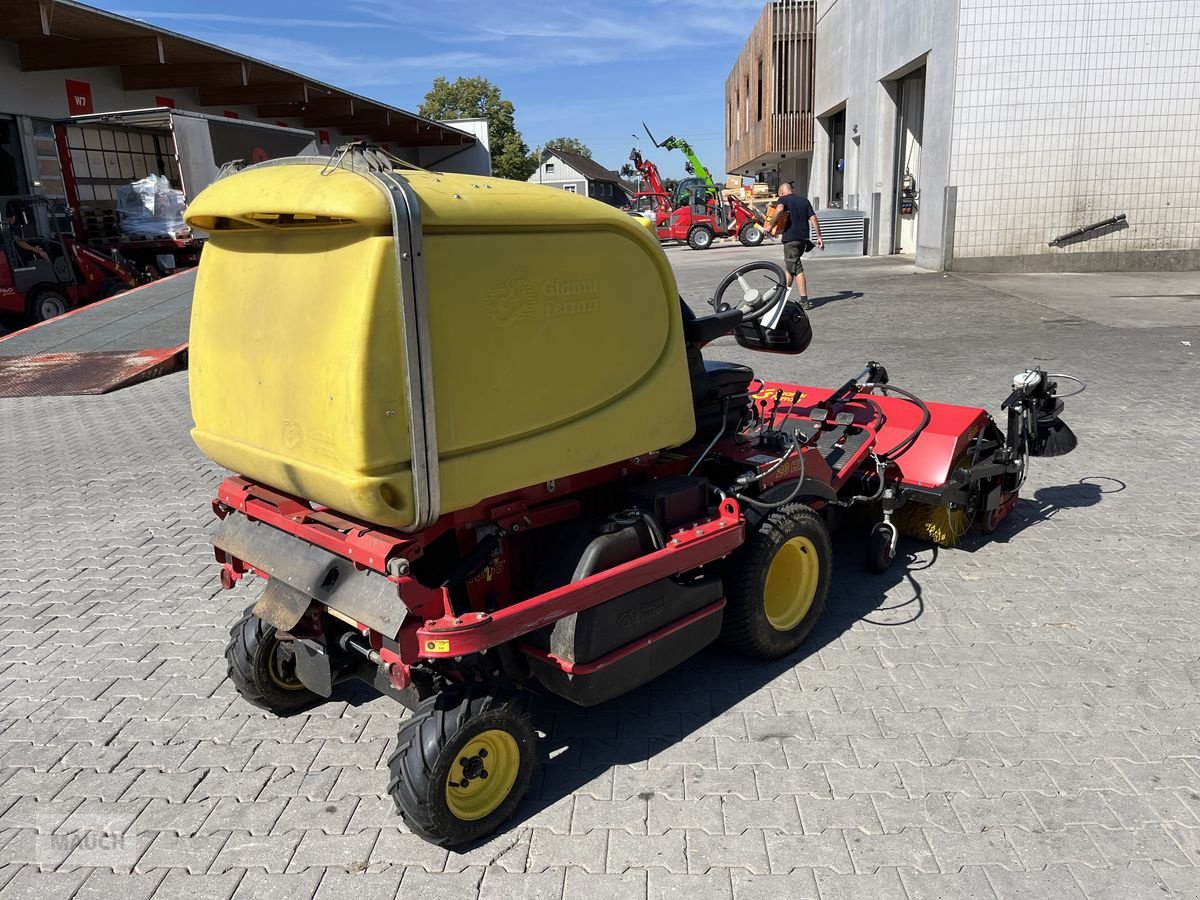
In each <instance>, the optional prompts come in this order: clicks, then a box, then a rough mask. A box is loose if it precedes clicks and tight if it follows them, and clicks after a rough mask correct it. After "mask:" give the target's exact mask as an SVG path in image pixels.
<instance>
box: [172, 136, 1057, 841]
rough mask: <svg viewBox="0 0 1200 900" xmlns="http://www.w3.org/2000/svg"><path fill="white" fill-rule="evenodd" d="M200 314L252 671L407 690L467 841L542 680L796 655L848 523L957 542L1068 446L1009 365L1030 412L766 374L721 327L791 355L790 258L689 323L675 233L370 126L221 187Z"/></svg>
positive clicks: (405, 805)
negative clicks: (495, 175) (664, 242)
mask: <svg viewBox="0 0 1200 900" xmlns="http://www.w3.org/2000/svg"><path fill="white" fill-rule="evenodd" d="M188 218H189V220H190V222H191V224H192V226H193V227H195V228H200V229H203V230H204V231H206V232H208V233H209V234H210V236H211V237H210V240H209V243H208V245H207V247H206V249H205V252H204V256H203V259H202V261H201V264H200V271H199V274H198V278H197V283H196V292H195V303H194V308H193V317H192V334H191V339H192V341H191V367H190V373H191V399H192V409H193V414H194V417H195V422H196V426H195V430H194V432H193V435H194V437H195V440H196V442H197V444H198V445H199V446H200V448H201V449H202V450H203V451H204V452H205V453H206V454H207V455H208V456H209V457H211V458H212V459H213V460H215V461H216V462H218V463H219V464H221V465H222V466H225V467H227V468H229V469H232V470H234V471H236V472H238V473H239V474H238V475H237V476H236V477H230V478H227V479H226V480H225V481H224V482H223V483H222V484H221V486H220V488H219V490H218V494H217V497H216V499H215V500H214V502H213V508H214V511H215V513H216V515H217V516H218V518H219V519H220V520H221V522H220V524H219V526H218V528H217V530H216V532H215V534H214V535H213V538H212V540H213V544H214V545H215V547H216V557H217V560H218V562H219V563H220V565H221V581H222V584H223V586H224V587H226V588H233V587H234V586H235V585H236V584H237V583H238V582H239V581H241V580H242V579H243V578H245V577H246V576H247V575H257V576H259V577H260V578H262V579H264V580H265V582H266V587H265V590H264V591H263V592H262V594H261V596H260V597H259V598H258V600H257V602H255V603H254V604H253V605H251V606H250V607H249V608H248V609H247V610H246V612H245V614H244V615H243V616H242V618H241V619H240V620H239V621H238V622H237V623H236V624H235V625H234V626H233V629H232V639H231V641H230V644H229V646H228V649H227V651H226V656H227V659H228V663H229V676H230V678H231V680H232V681H233V684H234V686H235V687H236V688H237V690H238V692H239V693H240V694H241V695H242V697H244V698H245V699H246V700H247V701H249V702H250V703H252V704H255V705H257V706H259V707H262V708H264V709H266V710H269V711H271V712H273V713H277V714H280V715H287V714H289V713H293V712H296V711H297V710H300V709H302V708H304V707H307V706H309V705H311V704H314V703H318V702H320V701H322V700H323V699H324V698H328V697H330V696H331V695H332V693H333V692H334V688H335V685H336V684H337V683H338V682H340V681H343V680H345V679H350V678H357V679H362V680H363V681H365V682H367V683H369V684H371V685H374V686H375V687H376V688H377V689H378V690H379V691H381V692H383V693H385V694H387V695H389V696H391V697H394V698H396V699H397V700H399V701H401V702H402V703H404V704H405V705H407V706H408V707H410V708H411V709H412V715H411V717H410V718H408V719H407V720H405V722H404V723H403V725H402V726H401V728H400V733H399V740H398V744H397V747H396V750H395V752H394V753H393V754H392V756H391V758H390V759H389V761H388V768H389V770H390V781H389V785H388V789H389V791H390V793H391V796H392V797H393V798H394V800H395V804H396V806H397V808H398V810H399V813H400V814H401V815H402V816H403V817H404V819H405V821H406V822H407V824H408V826H409V827H410V828H411V830H412V831H413V832H415V833H416V834H419V835H421V836H422V837H424V838H426V839H427V840H429V841H432V842H435V843H437V844H440V845H443V846H446V847H461V846H464V845H466V844H469V843H471V842H473V841H475V840H477V839H479V838H481V837H483V836H485V835H487V834H488V833H490V832H491V831H493V830H494V829H495V828H497V826H499V825H500V824H501V823H502V822H504V820H505V819H507V818H508V817H509V816H511V815H512V813H513V811H514V810H515V809H516V807H517V804H518V802H519V801H520V799H521V797H522V795H523V794H524V793H525V791H526V789H527V787H528V785H529V783H530V778H531V774H532V769H533V765H534V758H535V746H534V745H535V734H534V730H533V728H532V726H531V724H530V719H529V716H528V713H527V712H526V707H525V698H526V697H527V696H528V694H529V693H530V692H533V691H540V692H549V693H551V694H556V695H558V696H560V697H564V698H566V699H568V700H570V701H573V702H575V703H578V704H581V705H583V706H592V705H595V704H599V703H603V702H605V701H606V700H609V699H610V698H613V697H616V696H618V695H620V694H622V693H624V692H626V691H630V690H633V689H635V688H637V687H638V686H640V685H643V684H645V683H646V682H648V681H650V680H651V679H653V678H654V677H656V676H658V675H660V674H661V673H663V672H665V671H666V670H668V669H669V668H671V667H673V666H675V665H678V664H679V663H680V662H682V661H683V660H685V659H687V658H688V657H689V656H691V655H692V654H694V653H696V652H697V651H699V650H700V649H701V648H703V647H705V646H706V645H708V644H709V643H711V642H713V641H715V640H717V639H718V638H720V639H722V640H723V641H724V642H725V643H726V644H727V645H728V646H730V647H731V648H733V649H734V650H737V651H740V652H742V653H745V654H749V655H750V656H753V657H760V658H776V657H781V656H784V655H786V654H789V653H791V652H793V651H795V650H796V649H797V648H798V647H799V646H800V645H801V643H802V642H803V641H804V639H805V637H806V636H807V635H808V634H809V632H810V631H811V630H812V628H813V626H814V623H815V622H816V621H817V618H818V617H819V616H820V615H821V612H822V609H823V607H824V606H825V599H826V593H827V591H828V589H829V583H830V577H831V569H830V538H829V533H828V528H827V520H828V519H830V518H831V517H832V516H833V515H834V514H835V512H836V511H838V510H844V509H846V508H848V507H852V506H862V507H864V508H865V509H871V510H875V511H876V514H877V516H878V522H879V524H878V526H877V527H876V530H875V532H874V533H873V537H872V539H871V541H870V542H869V547H868V549H867V554H866V555H867V561H868V564H869V565H870V566H871V567H872V568H876V569H878V568H882V567H884V566H886V565H887V564H888V563H889V562H890V561H891V559H892V557H893V555H894V553H895V547H896V538H897V529H898V528H904V529H905V530H906V531H908V532H910V533H916V534H919V535H924V536H926V537H929V538H932V539H933V540H936V541H938V542H939V543H942V544H947V545H949V544H952V543H953V542H954V541H955V540H957V539H958V538H959V537H960V536H961V534H962V532H963V531H964V530H965V529H966V528H967V527H968V526H969V525H970V524H971V523H972V522H976V523H978V524H979V525H980V526H981V527H982V528H983V529H984V530H990V529H992V528H995V527H996V525H997V524H998V523H999V522H1000V520H1001V519H1003V518H1004V516H1005V515H1007V514H1008V513H1009V511H1010V510H1011V509H1012V508H1013V505H1014V503H1015V502H1016V498H1017V492H1018V489H1019V488H1020V486H1021V483H1022V480H1023V478H1024V476H1025V471H1026V467H1027V465H1028V462H1029V458H1030V457H1031V456H1037V455H1045V454H1049V453H1061V452H1065V451H1066V450H1069V449H1070V446H1072V445H1073V442H1074V438H1073V436H1072V435H1071V434H1070V431H1069V430H1068V429H1067V427H1066V426H1065V425H1064V424H1063V422H1062V420H1061V418H1060V414H1061V411H1062V401H1061V400H1060V399H1059V397H1058V395H1057V386H1056V380H1055V379H1056V378H1057V377H1058V376H1052V375H1048V374H1047V373H1045V372H1042V371H1041V370H1039V369H1031V370H1028V371H1026V372H1024V373H1022V374H1021V375H1019V376H1018V377H1017V379H1016V380H1015V381H1014V384H1013V390H1012V394H1011V395H1010V396H1009V398H1008V400H1007V401H1006V405H1007V410H1008V417H1007V423H1006V425H1005V426H1003V427H1002V426H1000V425H998V424H997V423H996V422H994V421H993V419H992V418H991V416H989V415H988V413H987V412H985V411H984V410H982V409H976V408H970V407H962V406H950V405H946V404H939V403H927V402H925V401H923V400H921V399H920V398H918V397H917V396H916V395H914V394H913V393H911V392H909V391H907V390H903V389H901V388H898V387H895V386H893V385H892V384H891V383H890V381H889V378H888V374H887V373H886V371H885V370H884V367H883V366H881V365H880V364H878V363H875V362H871V363H868V364H867V366H866V367H865V369H864V370H863V372H862V373H861V374H859V375H857V376H856V377H854V378H851V379H848V380H847V381H846V383H845V384H843V385H841V386H840V387H837V388H821V387H808V386H804V385H798V384H782V383H779V384H777V383H769V382H768V383H764V382H763V381H761V380H759V379H756V378H755V376H754V373H753V372H752V371H751V370H750V369H749V368H747V367H746V366H742V365H735V364H732V363H725V362H717V361H713V360H706V359H705V358H704V357H703V356H702V354H701V349H702V348H703V347H704V346H705V345H706V344H709V343H711V342H712V341H713V340H715V339H716V338H718V337H721V336H723V335H729V334H732V335H733V336H734V337H735V338H736V340H737V342H738V343H739V344H741V345H742V346H743V347H747V348H751V349H754V350H762V351H767V352H776V353H793V354H794V353H800V352H802V351H803V350H804V349H805V348H806V347H807V346H808V343H809V341H810V339H811V330H810V329H809V325H808V320H807V319H806V318H805V315H804V311H803V310H802V309H800V308H799V306H798V305H796V304H795V303H793V302H790V301H789V302H788V303H787V305H786V308H785V309H784V311H783V314H782V316H781V317H779V320H778V324H777V326H776V327H774V328H769V329H768V328H766V327H765V326H764V325H763V324H762V322H763V320H764V317H765V316H766V315H767V313H768V312H770V313H771V315H772V318H773V319H774V318H775V316H776V314H777V312H778V311H777V310H775V309H774V307H775V304H776V303H778V302H781V300H782V297H783V290H782V287H781V285H782V283H783V274H782V272H780V271H779V269H778V267H776V266H774V265H773V264H770V263H753V264H751V265H749V266H743V267H741V268H740V269H738V270H736V271H734V272H732V273H731V274H730V275H729V276H728V277H726V278H725V279H724V280H723V281H722V282H721V284H720V285H719V286H718V289H717V291H716V292H715V295H714V297H713V305H714V307H715V312H714V313H713V314H712V315H706V316H704V317H697V316H696V315H695V314H694V313H692V312H691V311H690V309H689V308H688V307H686V306H685V305H684V304H683V303H682V301H681V300H680V298H679V295H678V291H677V289H676V285H675V279H674V276H673V273H672V271H671V267H670V265H669V264H668V262H667V259H666V257H665V256H664V254H663V251H662V250H661V249H660V247H659V244H658V241H657V240H655V238H654V236H653V233H652V232H651V231H650V230H649V229H647V228H645V227H643V226H642V225H641V224H639V223H638V222H637V221H636V220H635V219H633V218H631V217H629V216H625V215H622V214H621V213H620V212H618V211H617V210H614V209H611V208H609V207H607V206H604V205H603V204H599V203H591V202H588V201H587V200H585V199H583V198H577V197H573V196H571V195H569V194H566V193H564V192H552V191H545V190H542V189H539V188H538V187H536V186H532V185H526V184H524V183H520V182H514V181H505V180H500V179H490V178H481V177H476V176H468V175H448V174H439V173H431V172H425V171H420V170H404V169H401V168H398V167H397V166H396V164H395V163H394V162H393V161H391V160H390V159H388V158H386V157H384V156H382V155H380V154H378V153H377V152H376V151H373V150H371V149H369V148H358V147H351V148H344V149H343V150H341V151H339V152H338V153H337V154H335V156H334V157H332V158H331V159H330V160H328V161H324V160H314V159H312V158H296V159H290V160H279V161H272V162H267V163H262V164H260V165H256V166H251V167H249V168H247V169H245V170H244V171H242V172H239V173H237V174H235V175H231V176H229V177H228V178H225V179H223V180H221V181H218V182H216V183H214V184H213V185H212V186H210V187H209V188H208V189H207V190H205V191H204V192H203V193H202V194H201V195H200V196H198V197H197V198H196V199H195V200H194V201H193V203H192V205H191V207H190V208H189V210H188Z"/></svg>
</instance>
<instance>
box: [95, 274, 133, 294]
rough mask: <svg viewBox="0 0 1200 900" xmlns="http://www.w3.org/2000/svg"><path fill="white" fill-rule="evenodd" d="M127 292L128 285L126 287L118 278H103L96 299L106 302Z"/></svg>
mask: <svg viewBox="0 0 1200 900" xmlns="http://www.w3.org/2000/svg"><path fill="white" fill-rule="evenodd" d="M127 290H129V285H127V284H126V283H125V282H124V281H122V280H121V279H120V278H116V277H113V278H105V279H104V281H102V282H101V283H100V290H98V291H97V292H96V298H97V299H99V300H106V299H108V298H109V297H115V296H116V295H117V294H120V293H121V292H122V291H127Z"/></svg>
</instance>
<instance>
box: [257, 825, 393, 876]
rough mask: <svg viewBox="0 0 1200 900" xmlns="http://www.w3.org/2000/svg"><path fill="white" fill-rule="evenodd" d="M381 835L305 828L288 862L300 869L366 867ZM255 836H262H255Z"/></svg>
mask: <svg viewBox="0 0 1200 900" xmlns="http://www.w3.org/2000/svg"><path fill="white" fill-rule="evenodd" d="M378 838H379V832H378V831H363V832H360V833H358V834H346V835H329V834H322V833H320V832H317V831H306V832H304V836H303V839H302V840H301V841H300V846H299V847H297V848H296V852H295V853H294V854H293V855H292V858H291V862H290V863H289V864H288V869H289V871H293V872H299V871H303V870H304V869H309V868H313V867H316V868H322V869H328V868H344V869H347V870H351V871H353V870H358V871H364V872H365V871H366V870H367V867H368V865H369V864H370V859H371V850H372V848H373V847H374V846H375V842H376V840H378ZM252 840H260V839H259V838H253V839H252Z"/></svg>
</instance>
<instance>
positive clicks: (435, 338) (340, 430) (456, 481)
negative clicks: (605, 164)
mask: <svg viewBox="0 0 1200 900" xmlns="http://www.w3.org/2000/svg"><path fill="white" fill-rule="evenodd" d="M321 172H322V166H321V165H313V164H304V163H296V164H286V165H270V166H264V167H255V168H250V169H247V170H244V171H242V172H240V173H237V174H235V175H232V176H229V177H227V178H224V179H222V180H220V181H217V182H215V183H213V184H212V185H211V186H209V187H208V188H207V189H206V190H205V191H204V192H203V193H201V194H200V195H199V196H198V197H197V198H196V199H195V200H194V201H193V202H192V204H191V205H190V206H189V208H188V216H187V218H188V221H189V222H190V223H191V224H192V226H193V227H195V228H201V229H203V230H205V231H207V232H209V235H210V237H209V241H208V244H207V246H206V247H205V249H204V253H203V257H202V259H201V263H200V271H199V274H198V276H197V281H196V291H195V300H194V303H193V307H192V325H191V349H190V360H189V369H190V387H191V399H192V413H193V417H194V419H195V423H196V426H195V428H194V429H193V432H192V435H193V438H194V439H195V441H196V443H197V445H198V446H199V447H200V449H201V450H202V451H203V452H204V453H205V454H206V455H208V456H209V457H210V458H211V459H213V460H214V461H216V462H217V463H219V464H220V465H222V466H225V467H226V468H228V469H232V470H233V471H235V472H238V473H239V474H242V475H245V476H246V477H248V478H251V479H253V480H256V481H260V482H262V483H265V484H268V485H271V486H273V487H276V488H278V489H280V490H283V491H287V492H289V493H293V494H297V495H299V496H302V497H305V498H307V499H311V500H314V501H316V502H318V503H321V504H324V505H327V506H330V507H332V508H334V509H336V510H339V511H341V512H343V513H346V514H348V515H352V516H356V517H360V518H363V519H366V520H368V521H371V522H374V523H378V524H381V525H390V526H395V527H400V528H404V527H410V526H412V525H413V522H414V512H413V502H414V485H413V471H412V465H411V459H412V449H411V442H410V427H409V421H410V418H409V416H410V411H411V410H410V406H411V405H412V398H413V397H418V398H419V397H420V396H421V390H420V389H418V388H420V386H413V385H409V384H408V381H407V378H408V375H407V372H408V369H407V366H406V359H405V349H404V348H405V344H404V340H403V334H404V331H403V328H404V327H405V326H407V328H408V329H410V333H411V330H412V329H413V328H416V323H415V322H411V321H409V322H402V317H403V316H404V313H403V308H402V303H401V297H400V288H399V281H398V277H397V272H398V264H397V253H396V242H395V238H394V236H393V233H392V232H393V228H392V212H391V205H390V203H389V200H388V193H387V191H386V189H385V188H384V187H383V186H382V184H381V183H380V182H379V181H378V180H377V179H375V178H374V177H373V176H372V175H370V174H367V173H363V172H356V171H350V170H347V169H334V170H332V171H328V170H327V171H326V174H321ZM403 177H404V178H405V179H406V180H407V181H408V183H409V184H410V186H411V188H412V190H413V191H414V192H415V194H416V197H417V199H418V201H419V207H420V217H421V221H420V225H419V226H418V227H419V228H420V229H421V231H420V243H421V261H422V262H423V266H424V292H423V294H424V295H423V296H418V297H417V304H418V305H420V306H421V307H423V309H424V311H425V315H426V316H427V318H428V333H429V347H430V354H429V355H430V357H431V360H432V364H431V366H430V368H429V369H428V370H427V371H429V372H430V373H431V381H432V384H431V385H430V384H424V386H423V390H424V395H425V396H426V398H429V397H430V396H432V398H433V403H434V405H435V413H436V429H435V431H436V440H437V448H436V449H437V453H436V459H437V461H438V467H439V470H440V472H439V480H440V498H439V502H438V508H439V510H440V512H442V513H446V512H451V511H454V510H459V509H465V508H468V507H470V506H473V505H474V504H476V503H478V502H480V501H482V500H484V499H486V498H488V497H491V496H495V495H497V494H501V493H504V492H506V491H510V490H514V489H517V488H521V487H526V486H529V485H532V484H537V483H539V482H545V481H549V480H551V479H555V478H561V477H563V476H566V475H569V474H573V473H577V472H581V471H586V470H588V469H591V468H595V467H597V466H601V465H605V464H608V463H612V462H617V461H619V460H621V459H626V458H629V457H632V456H635V455H638V454H640V453H645V452H647V451H650V450H655V449H658V448H661V447H667V446H674V445H678V444H681V443H684V442H686V441H687V440H689V439H690V438H691V437H692V435H693V433H694V431H695V421H694V417H693V413H692V406H691V397H690V388H689V382H688V375H687V364H686V359H685V352H684V343H683V337H682V321H681V316H680V311H679V305H678V291H677V288H676V285H675V279H674V276H673V274H672V272H671V268H670V266H669V264H668V262H667V260H666V258H665V256H664V255H663V253H662V250H661V249H660V247H659V243H658V241H657V239H656V238H654V237H652V236H651V234H650V233H648V232H647V231H646V229H645V228H643V227H641V226H640V225H639V224H638V223H636V222H635V221H634V220H633V219H631V218H630V217H628V216H625V215H623V214H621V213H620V212H618V211H616V210H614V209H612V208H610V207H608V206H606V205H604V204H601V203H598V202H595V201H590V200H586V199H584V198H581V197H576V196H573V195H570V194H567V193H566V192H565V191H556V190H553V189H551V188H547V187H544V186H540V185H533V184H525V183H522V182H514V181H506V180H501V179H492V178H482V177H479V176H466V175H450V174H436V173H426V172H405V173H403ZM427 402H428V401H427ZM416 412H417V413H418V414H419V413H420V410H419V409H418V410H416Z"/></svg>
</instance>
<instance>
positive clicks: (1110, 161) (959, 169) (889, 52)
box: [809, 0, 1200, 271]
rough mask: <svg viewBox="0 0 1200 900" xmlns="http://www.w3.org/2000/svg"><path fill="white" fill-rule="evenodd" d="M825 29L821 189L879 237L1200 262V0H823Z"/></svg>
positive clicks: (1029, 261)
mask: <svg viewBox="0 0 1200 900" xmlns="http://www.w3.org/2000/svg"><path fill="white" fill-rule="evenodd" d="M815 36H816V38H815V48H816V54H815V75H814V79H813V90H814V100H813V106H814V112H815V114H816V127H815V137H814V146H813V157H812V174H811V177H810V180H809V194H810V196H812V197H814V198H816V199H817V200H818V204H819V206H820V207H825V206H829V205H843V206H845V207H848V208H859V209H862V210H863V211H865V212H866V214H867V215H868V216H869V217H870V220H871V236H870V240H869V252H872V253H877V254H888V253H901V254H907V255H912V256H914V257H915V259H916V262H917V264H918V265H920V266H923V267H928V268H932V269H954V270H959V271H1056V270H1057V271H1087V270H1113V269H1137V268H1171V269H1196V268H1200V4H1197V3H1195V2H1194V0H1138V2H1131V0H913V2H906V3H896V2H894V0H818V2H817V20H816V28H815ZM1119 216H1124V217H1125V218H1124V219H1123V220H1121V221H1118V222H1112V223H1110V224H1108V225H1102V226H1100V227H1098V228H1095V229H1093V230H1091V231H1088V232H1087V233H1085V234H1083V235H1077V236H1075V237H1073V238H1068V239H1067V240H1065V241H1062V242H1059V243H1057V244H1055V243H1052V242H1053V241H1054V239H1055V238H1057V237H1059V236H1061V235H1064V234H1067V233H1069V232H1072V231H1075V230H1078V229H1084V228H1087V227H1088V226H1091V225H1095V224H1098V223H1102V222H1105V221H1106V220H1110V219H1114V218H1116V217H1119Z"/></svg>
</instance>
